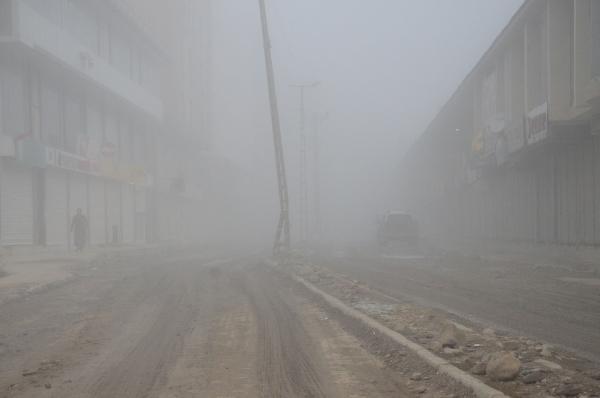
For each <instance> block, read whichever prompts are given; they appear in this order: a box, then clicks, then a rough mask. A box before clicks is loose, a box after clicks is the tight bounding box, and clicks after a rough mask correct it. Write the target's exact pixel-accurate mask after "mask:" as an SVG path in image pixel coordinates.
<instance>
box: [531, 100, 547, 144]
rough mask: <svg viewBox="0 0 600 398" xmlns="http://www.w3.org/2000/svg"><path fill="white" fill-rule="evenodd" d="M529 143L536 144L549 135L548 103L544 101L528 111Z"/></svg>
mask: <svg viewBox="0 0 600 398" xmlns="http://www.w3.org/2000/svg"><path fill="white" fill-rule="evenodd" d="M526 127H527V131H526V133H525V137H526V139H527V145H532V144H535V143H536V142H540V141H542V140H545V139H546V138H547V137H548V103H547V102H546V103H544V104H542V105H540V106H538V107H536V108H534V109H532V110H531V111H529V112H527V123H526Z"/></svg>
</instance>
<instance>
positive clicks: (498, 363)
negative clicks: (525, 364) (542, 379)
mask: <svg viewBox="0 0 600 398" xmlns="http://www.w3.org/2000/svg"><path fill="white" fill-rule="evenodd" d="M520 370H521V361H519V360H518V359H517V358H516V357H515V355H514V354H513V353H509V352H499V353H496V354H494V355H492V357H491V359H490V361H489V362H488V363H487V366H486V367H485V373H486V374H487V375H488V377H489V378H490V379H492V380H494V381H510V380H514V379H515V378H516V377H517V375H518V374H519V371H520Z"/></svg>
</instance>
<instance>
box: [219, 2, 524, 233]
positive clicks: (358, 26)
mask: <svg viewBox="0 0 600 398" xmlns="http://www.w3.org/2000/svg"><path fill="white" fill-rule="evenodd" d="M214 3H215V4H214V5H213V6H212V17H213V18H212V19H211V20H212V24H213V25H212V29H211V31H212V34H211V35H212V36H211V39H212V41H211V43H212V44H211V46H212V49H211V54H212V62H211V65H212V67H211V114H212V117H211V126H212V137H213V140H214V141H213V142H214V145H215V151H216V152H217V153H219V154H223V155H225V156H226V157H227V158H228V159H230V161H231V162H232V163H233V164H234V165H235V168H236V169H237V171H238V172H239V174H240V178H239V179H238V180H237V181H238V182H239V183H240V184H241V185H240V186H239V187H238V199H239V202H238V203H237V204H238V205H240V211H241V214H242V215H240V217H241V218H240V219H239V220H238V221H240V222H241V223H242V224H243V225H244V228H243V230H244V234H248V235H249V236H252V237H256V236H261V237H263V238H267V239H271V237H272V234H273V226H274V225H275V223H276V217H277V214H278V211H279V209H278V203H277V196H276V187H275V185H274V184H275V174H274V166H273V156H272V138H271V126H270V119H269V116H268V115H269V114H268V112H269V108H268V98H267V89H266V77H265V66H264V61H263V56H262V41H261V35H260V18H259V14H258V7H257V4H255V2H239V1H232V0H226V1H219V2H214ZM521 4H522V0H496V1H485V2H482V1H478V0H460V1H449V0H445V1H438V0H427V1H389V0H388V1H385V0H381V1H370V2H368V3H367V2H364V1H360V0H350V1H348V0H330V1H327V2H323V1H319V0H307V1H302V2H297V1H289V0H288V1H270V2H268V3H267V8H268V14H269V23H270V25H271V26H270V27H271V36H272V43H273V57H274V64H275V65H274V66H275V74H276V77H277V84H278V87H277V88H278V95H279V101H280V113H281V117H282V130H283V132H282V134H283V137H284V142H285V152H286V153H285V155H286V160H287V163H288V179H289V190H290V200H291V223H292V237H293V239H294V240H298V239H300V238H301V237H302V236H301V235H302V232H301V230H300V228H299V225H300V224H301V220H300V215H299V210H298V207H299V203H298V201H299V196H300V193H299V191H300V170H299V165H300V138H299V137H300V110H299V107H300V94H299V90H298V89H297V88H294V87H291V86H292V85H297V84H305V83H312V82H319V83H320V84H319V85H318V86H317V87H315V88H308V89H306V112H305V114H306V130H305V131H306V134H307V141H308V144H309V145H308V147H309V148H308V150H309V154H308V159H309V165H308V167H309V168H311V167H313V166H312V164H311V163H312V159H313V157H312V154H311V153H310V152H311V151H312V143H313V142H314V140H313V137H314V118H315V114H319V115H321V118H323V117H322V116H325V115H326V117H325V119H326V120H324V121H322V123H320V126H319V132H318V134H319V143H320V145H319V146H320V170H319V175H320V180H321V182H320V185H321V203H322V211H321V212H322V236H323V237H324V238H326V239H325V240H333V241H339V240H362V239H372V237H373V233H374V227H375V219H376V215H377V214H378V213H382V212H384V211H385V210H387V209H395V208H396V207H397V205H396V200H395V197H396V195H395V192H394V176H395V175H396V174H397V167H398V164H399V162H400V159H401V157H402V155H403V153H404V152H405V151H406V150H407V148H408V147H409V145H410V144H411V143H412V142H413V141H414V139H415V137H417V136H418V135H419V134H420V133H421V132H422V131H423V130H424V128H425V127H426V125H427V123H428V122H429V121H430V120H431V118H432V117H433V116H435V114H436V112H437V111H438V110H439V108H440V107H441V106H442V105H443V103H444V102H445V101H446V100H447V99H448V97H449V96H450V95H451V93H452V92H453V91H454V90H455V89H456V87H457V86H458V84H459V83H460V81H461V80H462V79H463V78H464V77H465V75H466V74H467V73H468V72H469V70H470V69H471V68H472V67H473V66H474V64H475V63H476V62H477V60H478V59H479V58H480V57H481V55H482V53H483V52H484V51H485V50H486V49H487V47H489V45H490V44H491V43H492V41H493V39H494V37H495V36H496V35H497V34H498V33H499V32H500V31H501V29H502V28H503V27H504V26H505V24H506V23H507V21H508V20H509V19H510V17H511V16H512V14H513V13H514V12H515V10H516V9H517V8H518V7H519V6H520V5H521ZM415 172H418V171H415ZM313 174H314V173H313V172H310V171H309V173H308V185H309V191H311V192H312V190H313V186H314V184H313V180H314V178H313ZM310 201H312V202H314V200H313V194H312V193H310V194H309V202H310ZM310 206H313V204H312V203H311V204H310ZM242 220H243V221H242ZM311 222H313V226H314V221H311ZM310 228H311V227H309V229H310ZM234 230H235V231H236V233H238V232H240V229H239V228H234Z"/></svg>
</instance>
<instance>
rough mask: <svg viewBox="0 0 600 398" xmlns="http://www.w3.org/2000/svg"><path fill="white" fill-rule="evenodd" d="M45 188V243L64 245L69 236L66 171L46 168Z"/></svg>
mask: <svg viewBox="0 0 600 398" xmlns="http://www.w3.org/2000/svg"><path fill="white" fill-rule="evenodd" d="M45 188H46V192H45V204H44V206H45V208H44V213H45V215H46V244H48V245H62V246H64V245H66V244H67V239H68V236H69V235H68V234H69V227H68V223H69V220H68V216H67V174H66V172H64V171H62V170H56V169H48V170H46V184H45Z"/></svg>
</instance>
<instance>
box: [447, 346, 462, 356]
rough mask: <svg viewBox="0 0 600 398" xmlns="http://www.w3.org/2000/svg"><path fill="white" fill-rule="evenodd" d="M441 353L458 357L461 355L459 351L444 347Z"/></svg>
mask: <svg viewBox="0 0 600 398" xmlns="http://www.w3.org/2000/svg"><path fill="white" fill-rule="evenodd" d="M443 352H444V354H446V355H458V354H460V353H462V351H461V350H460V349H458V348H450V347H445V348H444V350H443Z"/></svg>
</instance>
